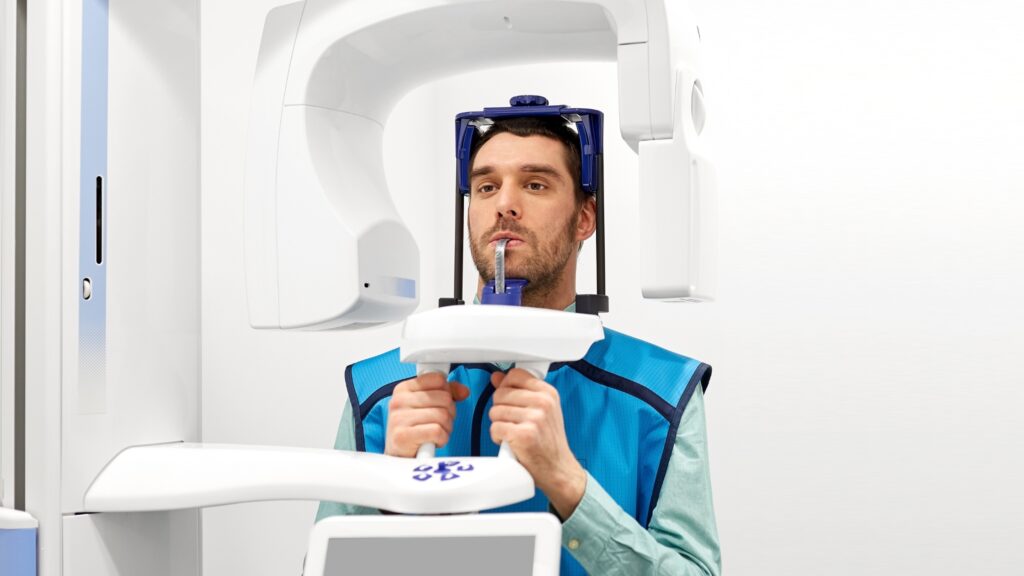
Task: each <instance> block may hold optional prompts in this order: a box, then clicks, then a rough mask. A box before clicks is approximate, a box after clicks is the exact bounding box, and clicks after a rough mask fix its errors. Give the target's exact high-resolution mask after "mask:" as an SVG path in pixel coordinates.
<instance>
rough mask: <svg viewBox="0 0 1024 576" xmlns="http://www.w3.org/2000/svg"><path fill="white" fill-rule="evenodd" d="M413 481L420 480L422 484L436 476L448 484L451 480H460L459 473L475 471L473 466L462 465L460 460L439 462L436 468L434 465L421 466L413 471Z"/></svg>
mask: <svg viewBox="0 0 1024 576" xmlns="http://www.w3.org/2000/svg"><path fill="white" fill-rule="evenodd" d="M412 471H413V472H415V473H416V474H413V477H412V479H413V480H419V481H420V482H426V481H427V480H430V479H431V478H433V477H434V476H437V477H438V478H439V479H440V480H441V482H447V481H449V480H455V479H456V478H460V477H461V475H460V474H459V472H462V473H466V472H472V471H473V465H472V464H460V463H459V461H458V460H448V461H444V462H438V463H437V465H436V466H434V465H433V464H420V465H419V466H417V467H415V468H413V469H412Z"/></svg>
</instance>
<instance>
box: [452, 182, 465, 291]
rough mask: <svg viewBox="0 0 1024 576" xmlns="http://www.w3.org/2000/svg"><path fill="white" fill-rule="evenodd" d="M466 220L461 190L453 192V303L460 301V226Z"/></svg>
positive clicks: (461, 240)
mask: <svg viewBox="0 0 1024 576" xmlns="http://www.w3.org/2000/svg"><path fill="white" fill-rule="evenodd" d="M465 218H466V209H465V197H464V196H463V195H462V191H461V190H456V191H455V277H454V281H455V286H454V288H455V289H454V292H455V301H456V302H459V301H461V300H462V242H463V239H462V234H463V232H462V230H463V228H462V226H463V221H464V219H465Z"/></svg>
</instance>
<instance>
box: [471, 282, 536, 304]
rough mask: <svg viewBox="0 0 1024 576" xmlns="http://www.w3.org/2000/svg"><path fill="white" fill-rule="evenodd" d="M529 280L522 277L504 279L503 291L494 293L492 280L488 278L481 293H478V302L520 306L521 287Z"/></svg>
mask: <svg viewBox="0 0 1024 576" xmlns="http://www.w3.org/2000/svg"><path fill="white" fill-rule="evenodd" d="M529 282H530V281H529V280H524V279H522V278H509V279H507V280H505V293H504V294H495V293H494V280H488V281H487V284H486V285H484V291H483V293H482V294H481V295H480V302H481V303H482V304H503V305H505V306H522V305H523V288H524V287H525V286H526V285H527V284H528V283H529Z"/></svg>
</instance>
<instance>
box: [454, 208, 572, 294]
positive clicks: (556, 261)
mask: <svg viewBox="0 0 1024 576" xmlns="http://www.w3.org/2000/svg"><path fill="white" fill-rule="evenodd" d="M579 218H580V215H579V211H578V210H577V211H574V212H573V215H572V216H571V217H570V218H569V221H568V222H567V223H566V225H565V226H564V227H563V228H562V233H561V234H558V235H556V236H555V237H554V238H552V239H551V240H550V241H548V242H546V243H544V244H541V243H539V242H538V241H537V235H536V234H535V233H534V232H533V231H531V230H527V229H526V228H524V227H522V226H520V225H519V224H516V223H515V222H514V221H506V220H500V221H499V222H498V224H497V225H496V226H494V227H493V228H491V229H490V230H487V231H486V232H484V233H482V234H479V235H477V236H474V234H473V228H472V227H470V228H469V237H470V243H469V250H470V253H471V254H472V256H473V264H475V265H476V269H477V272H479V273H480V277H481V278H483V280H484V282H488V281H490V280H493V279H494V274H495V272H494V252H493V251H491V250H490V246H488V244H490V239H491V236H493V235H494V234H495V233H497V232H511V233H512V234H516V235H518V236H520V237H522V238H523V239H525V240H526V245H527V246H530V247H531V248H533V250H532V253H530V254H526V255H524V254H522V251H521V250H513V251H510V252H508V253H506V255H505V277H506V278H525V279H526V280H529V284H527V285H526V288H525V289H524V290H523V304H524V305H526V306H538V305H541V304H543V303H544V300H546V299H547V297H548V295H550V294H551V293H552V292H553V291H554V290H555V288H556V287H557V286H558V283H559V281H560V280H561V278H562V271H563V270H565V267H566V266H567V265H568V264H569V260H570V259H571V258H573V257H574V256H575V255H576V252H577V250H576V239H575V236H576V225H577V224H578V223H579Z"/></svg>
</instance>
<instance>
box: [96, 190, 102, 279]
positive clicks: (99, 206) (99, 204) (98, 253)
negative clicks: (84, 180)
mask: <svg viewBox="0 0 1024 576" xmlns="http://www.w3.org/2000/svg"><path fill="white" fill-rule="evenodd" d="M96 263H97V264H103V176H97V177H96Z"/></svg>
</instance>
